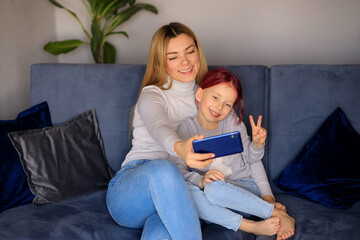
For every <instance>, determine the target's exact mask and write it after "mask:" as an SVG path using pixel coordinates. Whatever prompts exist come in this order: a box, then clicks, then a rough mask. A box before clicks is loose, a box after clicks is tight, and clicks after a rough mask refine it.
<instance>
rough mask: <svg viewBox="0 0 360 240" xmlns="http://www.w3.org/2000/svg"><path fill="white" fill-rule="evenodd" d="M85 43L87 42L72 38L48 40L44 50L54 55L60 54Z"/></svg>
mask: <svg viewBox="0 0 360 240" xmlns="http://www.w3.org/2000/svg"><path fill="white" fill-rule="evenodd" d="M83 44H86V43H84V42H83V41H81V40H78V39H71V40H65V41H58V42H48V43H47V44H46V45H45V46H44V50H45V51H47V52H49V53H52V54H54V55H59V54H61V53H68V52H71V51H72V50H74V49H76V48H77V47H78V46H80V45H83Z"/></svg>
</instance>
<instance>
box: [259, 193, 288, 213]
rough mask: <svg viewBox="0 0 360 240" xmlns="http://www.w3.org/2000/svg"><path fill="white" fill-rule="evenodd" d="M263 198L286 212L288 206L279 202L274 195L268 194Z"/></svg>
mask: <svg viewBox="0 0 360 240" xmlns="http://www.w3.org/2000/svg"><path fill="white" fill-rule="evenodd" d="M263 199H264V200H265V201H267V202H269V203H272V204H274V207H275V208H276V209H278V210H281V211H284V212H286V207H285V206H284V205H282V204H281V203H279V202H276V201H275V199H274V198H273V196H271V195H266V196H264V197H263Z"/></svg>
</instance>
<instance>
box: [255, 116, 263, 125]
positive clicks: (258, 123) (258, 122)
mask: <svg viewBox="0 0 360 240" xmlns="http://www.w3.org/2000/svg"><path fill="white" fill-rule="evenodd" d="M261 122H262V116H261V115H260V116H259V118H258V121H257V125H256V126H257V127H261Z"/></svg>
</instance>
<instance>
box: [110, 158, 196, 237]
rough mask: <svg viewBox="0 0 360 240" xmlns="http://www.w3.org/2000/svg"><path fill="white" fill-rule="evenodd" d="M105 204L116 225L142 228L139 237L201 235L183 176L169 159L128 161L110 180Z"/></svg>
mask: <svg viewBox="0 0 360 240" xmlns="http://www.w3.org/2000/svg"><path fill="white" fill-rule="evenodd" d="M106 204H107V207H108V210H109V212H110V214H111V216H112V217H113V219H114V220H115V221H116V222H117V223H118V224H119V225H121V226H124V227H128V228H143V233H142V236H141V239H173V240H176V239H179V240H183V239H190V240H191V239H194V240H195V239H197V240H200V239H201V238H202V237H201V228H200V221H199V217H198V215H197V214H196V209H195V206H194V204H193V202H192V199H191V196H190V194H189V192H188V190H187V187H186V182H185V179H184V177H183V175H182V174H181V172H180V170H179V168H178V167H177V166H176V165H175V164H174V163H173V162H171V161H169V160H135V161H131V162H129V163H127V164H126V165H125V166H123V168H122V169H121V170H120V171H119V172H118V173H117V174H116V175H115V177H114V178H113V179H112V180H111V181H110V183H109V186H108V191H107V196H106Z"/></svg>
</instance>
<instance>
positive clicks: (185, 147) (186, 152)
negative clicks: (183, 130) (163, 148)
mask: <svg viewBox="0 0 360 240" xmlns="http://www.w3.org/2000/svg"><path fill="white" fill-rule="evenodd" d="M203 138H204V136H202V135H195V136H193V137H191V138H189V139H188V140H186V141H177V142H175V144H174V150H175V152H176V154H177V155H178V156H180V157H181V158H182V159H183V160H184V161H185V163H186V165H188V166H189V167H191V168H205V167H206V166H207V165H209V164H210V163H212V162H213V159H212V158H214V157H215V155H214V154H213V153H194V151H193V146H192V142H193V141H195V140H199V139H203Z"/></svg>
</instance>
